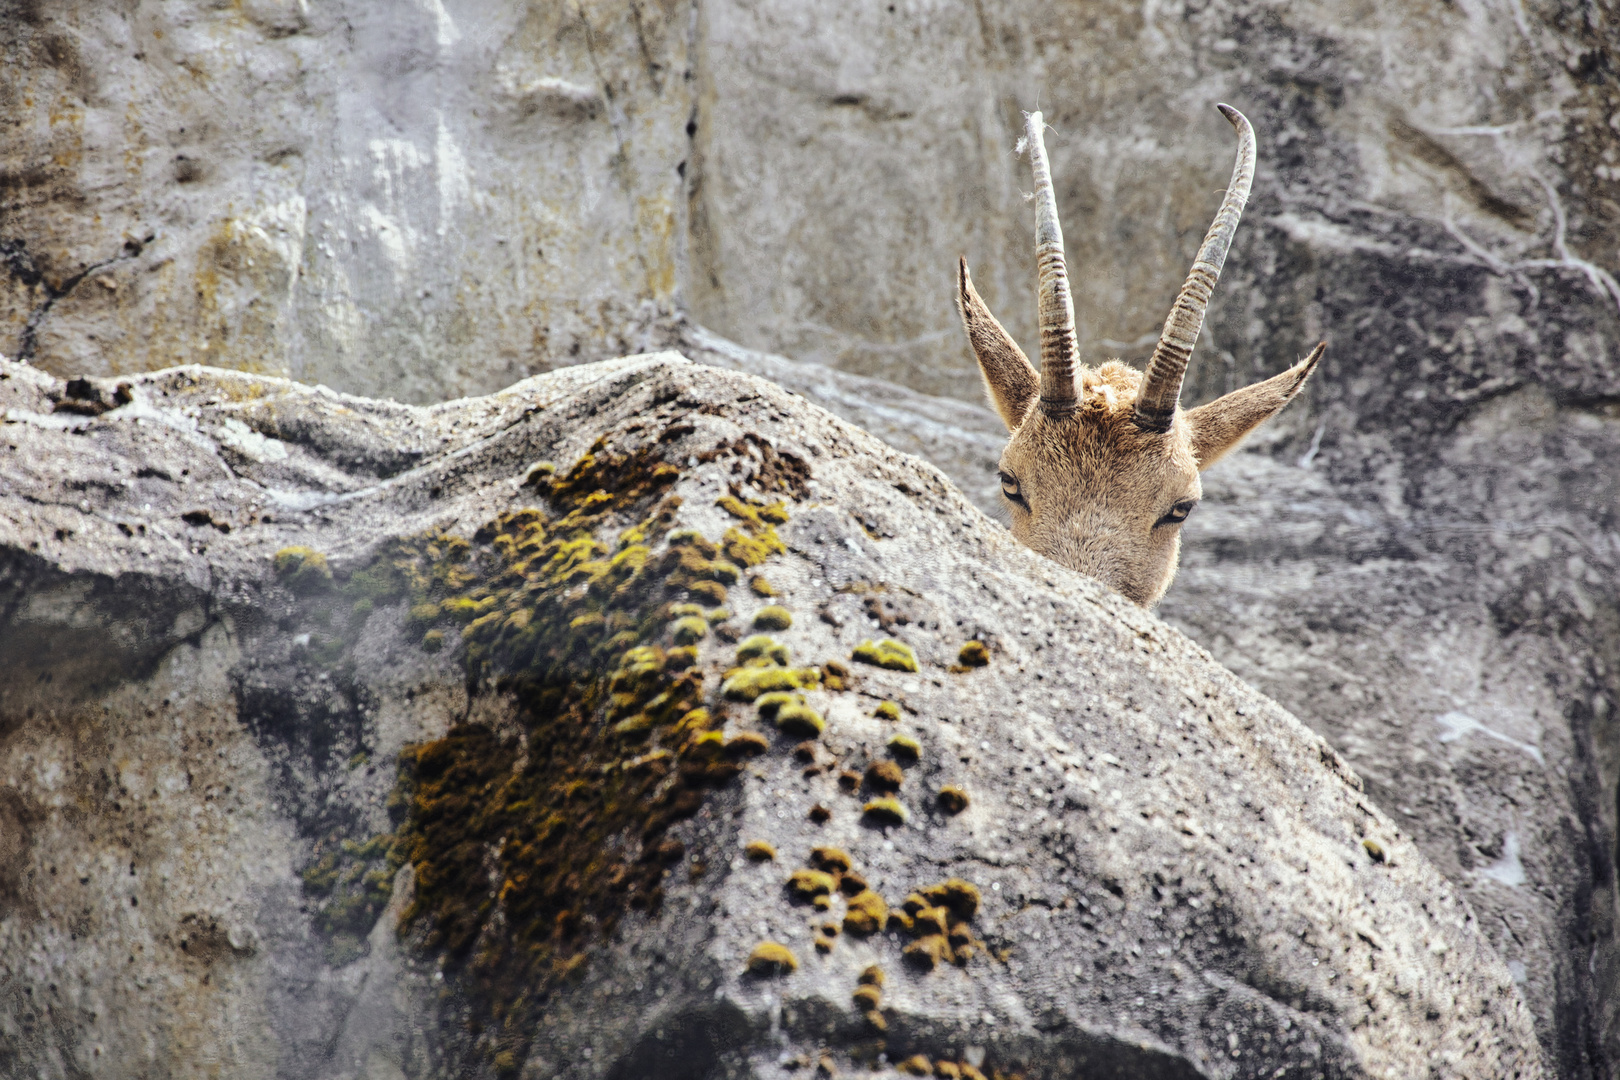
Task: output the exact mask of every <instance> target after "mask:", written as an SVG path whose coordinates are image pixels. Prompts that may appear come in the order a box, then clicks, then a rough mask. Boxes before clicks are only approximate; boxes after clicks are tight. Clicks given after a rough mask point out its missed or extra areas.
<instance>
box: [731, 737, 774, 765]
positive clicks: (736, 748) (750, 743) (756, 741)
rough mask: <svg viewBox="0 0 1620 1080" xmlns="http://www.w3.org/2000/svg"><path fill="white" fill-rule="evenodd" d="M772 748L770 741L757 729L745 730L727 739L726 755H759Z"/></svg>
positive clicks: (735, 756) (732, 756)
mask: <svg viewBox="0 0 1620 1080" xmlns="http://www.w3.org/2000/svg"><path fill="white" fill-rule="evenodd" d="M770 748H771V744H770V741H769V740H767V739H766V738H765V736H763V735H761V734H760V733H759V732H757V731H743V732H739V733H737V734H736V735H733V736H732V737H731V738H729V739H727V740H726V756H727V757H731V758H741V757H758V756H759V755H760V754H763V753H765V752H766V751H767V750H769V749H770Z"/></svg>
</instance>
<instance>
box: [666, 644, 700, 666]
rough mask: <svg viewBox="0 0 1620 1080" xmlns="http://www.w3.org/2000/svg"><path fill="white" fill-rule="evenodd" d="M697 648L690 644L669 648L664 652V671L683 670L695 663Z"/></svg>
mask: <svg viewBox="0 0 1620 1080" xmlns="http://www.w3.org/2000/svg"><path fill="white" fill-rule="evenodd" d="M697 658H698V654H697V650H696V649H694V648H693V647H692V646H690V645H686V646H682V647H681V648H678V649H671V650H669V652H667V653H665V654H664V670H665V671H685V670H686V669H687V668H689V667H691V666H692V665H693V664H695V663H697Z"/></svg>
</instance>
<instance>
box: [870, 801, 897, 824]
mask: <svg viewBox="0 0 1620 1080" xmlns="http://www.w3.org/2000/svg"><path fill="white" fill-rule="evenodd" d="M861 813H862V815H864V816H865V817H866V818H867V819H868V820H870V821H875V822H878V823H880V824H883V825H904V824H905V823H906V808H905V807H904V806H902V805H900V800H899V799H887V798H884V799H872V800H871V801H869V802H868V803H867V804H866V805H865V806H863V807H861Z"/></svg>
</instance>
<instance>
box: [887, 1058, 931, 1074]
mask: <svg viewBox="0 0 1620 1080" xmlns="http://www.w3.org/2000/svg"><path fill="white" fill-rule="evenodd" d="M894 1068H895V1071H896V1072H900V1073H904V1074H905V1075H906V1076H933V1075H934V1063H933V1062H931V1061H929V1060H928V1057H927V1055H926V1054H912V1055H911V1056H910V1057H908V1058H906V1060H904V1061H902V1062H901V1063H900V1064H898V1065H896V1066H895V1067H894Z"/></svg>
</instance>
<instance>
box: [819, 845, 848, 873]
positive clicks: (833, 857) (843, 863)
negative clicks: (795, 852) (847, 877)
mask: <svg viewBox="0 0 1620 1080" xmlns="http://www.w3.org/2000/svg"><path fill="white" fill-rule="evenodd" d="M810 862H811V863H812V864H813V865H814V866H815V867H816V868H817V869H820V870H825V871H827V872H828V873H830V874H842V873H845V872H846V871H848V870H849V868H850V867H851V866H853V865H855V864H854V861H853V860H852V859H851V858H850V857H849V852H847V851H845V850H844V849H843V848H835V847H817V848H811V849H810Z"/></svg>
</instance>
